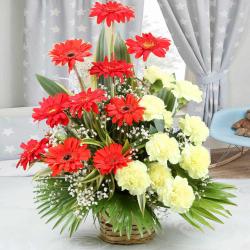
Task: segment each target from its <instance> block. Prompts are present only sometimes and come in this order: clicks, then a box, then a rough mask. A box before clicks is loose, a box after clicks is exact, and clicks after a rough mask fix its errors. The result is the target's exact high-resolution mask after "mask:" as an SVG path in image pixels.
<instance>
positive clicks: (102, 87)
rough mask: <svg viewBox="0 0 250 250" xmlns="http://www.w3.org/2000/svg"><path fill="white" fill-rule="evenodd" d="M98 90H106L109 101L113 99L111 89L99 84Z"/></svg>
mask: <svg viewBox="0 0 250 250" xmlns="http://www.w3.org/2000/svg"><path fill="white" fill-rule="evenodd" d="M97 88H99V89H102V90H104V91H105V92H106V94H105V96H106V97H107V98H108V99H110V98H111V95H110V94H109V89H108V87H107V86H105V85H103V84H100V83H99V84H98V85H97Z"/></svg>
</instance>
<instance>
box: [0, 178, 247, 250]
mask: <svg viewBox="0 0 250 250" xmlns="http://www.w3.org/2000/svg"><path fill="white" fill-rule="evenodd" d="M227 182H230V183H233V184H235V185H236V186H237V187H238V190H237V191H236V193H237V195H238V198H237V199H236V202H237V203H238V206H237V207H233V208H232V209H231V211H232V213H233V217H232V218H230V219H225V224H224V225H218V224H217V225H215V231H212V230H209V229H208V230H205V233H201V232H198V231H196V230H195V229H193V228H192V227H191V226H189V225H188V224H187V223H186V222H185V221H183V220H182V218H180V216H178V215H174V214H169V215H168V216H167V218H164V220H163V222H162V223H163V231H162V232H161V233H160V234H159V235H158V236H157V237H156V238H155V239H154V240H153V241H151V242H150V243H147V244H146V245H136V246H117V245H109V244H107V243H104V242H102V241H101V240H100V239H99V238H98V226H96V227H95V226H94V225H93V223H92V221H91V219H88V220H87V222H86V224H82V225H81V226H80V228H79V230H78V232H77V233H76V234H75V235H74V236H73V237H72V238H71V239H70V238H68V236H67V235H66V234H64V235H60V234H59V232H58V231H57V230H55V231H52V230H51V227H52V224H47V225H46V224H45V223H44V220H42V219H40V218H39V216H38V214H37V211H36V210H35V205H34V204H33V193H32V180H31V178H30V177H0V250H45V249H46V250H57V249H58V250H59V249H60V250H62V249H63V250H84V249H86V250H87V249H88V250H91V249H95V250H100V249H109V250H110V249H111V250H113V249H133V250H147V249H150V250H160V249H164V250H184V249H185V250H218V249H220V250H235V249H237V250H248V249H250V237H249V236H250V179H248V180H247V179H242V180H227Z"/></svg>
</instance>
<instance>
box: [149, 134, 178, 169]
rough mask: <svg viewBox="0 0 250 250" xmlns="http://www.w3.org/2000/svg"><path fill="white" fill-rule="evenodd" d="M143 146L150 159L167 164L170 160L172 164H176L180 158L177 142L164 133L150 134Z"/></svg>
mask: <svg viewBox="0 0 250 250" xmlns="http://www.w3.org/2000/svg"><path fill="white" fill-rule="evenodd" d="M145 148H146V151H147V153H148V155H149V160H150V161H159V162H160V163H162V164H167V161H170V162H171V163H172V164H176V163H178V162H179V160H180V150H179V144H178V142H177V141H176V139H175V138H173V137H172V138H170V137H169V136H168V134H166V133H161V132H160V133H156V134H154V135H152V137H151V138H150V140H149V141H148V142H147V143H146V145H145Z"/></svg>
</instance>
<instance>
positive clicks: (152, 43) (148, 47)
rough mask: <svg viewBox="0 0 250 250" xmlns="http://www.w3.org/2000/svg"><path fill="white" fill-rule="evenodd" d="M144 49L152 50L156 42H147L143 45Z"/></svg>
mask: <svg viewBox="0 0 250 250" xmlns="http://www.w3.org/2000/svg"><path fill="white" fill-rule="evenodd" d="M142 46H143V48H144V49H151V48H153V47H154V46H155V42H154V41H146V42H144V43H143V44H142Z"/></svg>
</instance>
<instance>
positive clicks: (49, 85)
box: [36, 75, 70, 96]
mask: <svg viewBox="0 0 250 250" xmlns="http://www.w3.org/2000/svg"><path fill="white" fill-rule="evenodd" d="M36 78H37V80H38V82H39V83H40V85H41V86H42V88H43V89H44V90H45V91H46V92H47V93H48V94H49V95H51V96H53V95H56V94H58V93H66V94H70V93H69V91H68V90H67V89H66V88H65V87H63V86H62V85H61V84H60V83H57V82H55V81H52V80H50V79H49V78H47V77H45V76H41V75H36Z"/></svg>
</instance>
